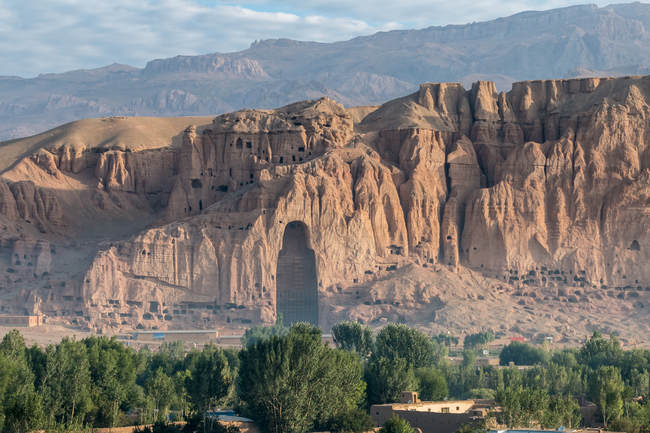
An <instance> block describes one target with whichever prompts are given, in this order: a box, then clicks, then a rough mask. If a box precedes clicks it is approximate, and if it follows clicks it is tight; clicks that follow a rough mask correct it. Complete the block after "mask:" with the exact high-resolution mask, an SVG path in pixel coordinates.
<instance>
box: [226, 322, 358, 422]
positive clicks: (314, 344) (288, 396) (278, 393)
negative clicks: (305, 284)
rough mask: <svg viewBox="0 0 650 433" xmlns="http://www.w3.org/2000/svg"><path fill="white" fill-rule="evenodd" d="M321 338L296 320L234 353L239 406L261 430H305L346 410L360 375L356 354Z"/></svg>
mask: <svg viewBox="0 0 650 433" xmlns="http://www.w3.org/2000/svg"><path fill="white" fill-rule="evenodd" d="M321 339H322V331H321V330H320V329H319V328H317V327H313V326H311V325H309V324H306V323H300V324H298V325H295V326H293V327H292V328H291V330H290V332H289V334H287V336H285V337H280V336H272V337H270V338H268V339H264V340H259V341H257V342H256V343H254V344H250V345H249V346H248V347H246V348H245V349H243V350H242V351H241V352H240V354H239V357H240V361H241V365H240V368H239V377H238V389H239V396H240V399H241V401H242V406H241V410H242V412H243V413H244V414H247V415H250V416H251V417H252V418H253V419H255V420H256V421H257V422H258V424H259V425H260V427H261V428H262V430H263V431H265V432H272V433H280V432H286V433H294V432H296V433H299V432H306V431H309V430H310V429H311V428H312V427H313V426H314V425H316V424H317V423H318V424H321V425H322V424H326V423H327V421H328V420H329V419H331V418H332V417H334V416H336V415H337V414H340V413H342V412H344V411H346V410H348V409H349V406H348V405H349V402H350V398H351V397H350V396H351V395H356V394H357V393H358V384H359V382H360V380H361V368H362V367H361V364H360V363H359V361H358V356H357V355H355V354H352V353H349V352H346V351H342V350H336V349H334V348H330V347H328V346H327V345H326V344H323V343H322V341H321Z"/></svg>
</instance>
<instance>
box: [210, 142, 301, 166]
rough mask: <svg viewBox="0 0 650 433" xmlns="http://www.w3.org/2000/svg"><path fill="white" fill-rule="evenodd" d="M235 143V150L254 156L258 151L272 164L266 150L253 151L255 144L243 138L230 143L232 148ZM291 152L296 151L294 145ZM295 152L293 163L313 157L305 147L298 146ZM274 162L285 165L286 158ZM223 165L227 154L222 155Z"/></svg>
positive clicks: (261, 156) (292, 156) (279, 158)
mask: <svg viewBox="0 0 650 433" xmlns="http://www.w3.org/2000/svg"><path fill="white" fill-rule="evenodd" d="M233 143H234V148H235V150H239V151H244V149H249V150H250V154H251V155H252V154H254V152H255V151H257V154H258V156H259V158H260V159H263V160H265V161H266V162H271V161H269V155H267V154H266V149H260V148H259V146H256V149H253V142H252V141H248V140H246V141H244V140H242V139H241V137H238V138H237V140H235V141H234V142H232V141H231V142H230V147H233ZM291 150H294V146H293V145H292V146H291ZM295 150H296V151H297V153H293V154H292V155H290V156H291V161H292V162H301V161H303V160H304V158H303V157H304V155H308V156H311V151H307V149H306V148H305V146H297V148H295ZM287 156H289V155H287ZM273 162H276V163H278V164H284V156H279V157H277V159H276V161H273ZM287 162H288V161H287ZM221 163H222V164H225V153H224V154H223V155H222V160H221Z"/></svg>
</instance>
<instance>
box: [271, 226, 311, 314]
mask: <svg viewBox="0 0 650 433" xmlns="http://www.w3.org/2000/svg"><path fill="white" fill-rule="evenodd" d="M308 237H309V229H308V228H307V226H306V225H305V224H304V223H302V222H299V221H294V222H291V223H289V224H287V226H286V228H285V229H284V237H283V239H282V250H280V253H279V254H278V270H277V273H276V275H277V277H276V296H277V306H278V307H277V308H278V311H277V312H278V313H282V316H283V320H284V324H285V325H287V326H288V325H290V324H292V323H299V322H309V323H311V324H312V325H318V278H317V276H316V255H315V254H314V250H310V249H309V248H308V245H307V239H308Z"/></svg>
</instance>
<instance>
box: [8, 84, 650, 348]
mask: <svg viewBox="0 0 650 433" xmlns="http://www.w3.org/2000/svg"><path fill="white" fill-rule="evenodd" d="M649 97H650V77H626V78H617V79H605V78H601V79H573V80H546V81H532V82H521V83H516V84H515V85H514V86H513V90H512V91H511V92H509V93H507V94H506V93H498V92H497V91H496V87H495V86H494V84H493V83H491V82H477V83H474V85H473V86H472V88H471V89H470V90H465V89H464V88H463V87H462V86H461V85H457V84H423V85H422V86H421V88H420V90H419V92H417V93H415V94H412V95H409V96H407V97H404V98H400V99H397V100H394V101H390V102H388V103H386V104H384V105H382V106H381V107H378V108H376V107H374V108H371V109H355V110H346V109H344V108H343V107H342V106H341V105H340V104H338V103H336V102H334V101H331V100H329V99H327V98H323V99H320V100H315V101H305V102H300V103H296V104H292V105H289V106H286V107H283V108H280V109H277V110H242V111H238V112H235V113H232V114H225V115H221V116H218V117H216V118H215V119H214V120H213V121H212V124H211V125H199V126H198V127H197V126H193V125H189V126H187V127H183V128H182V129H181V128H180V123H179V124H177V126H176V127H177V128H179V129H178V134H173V135H172V136H174V137H176V138H174V140H171V138H170V142H169V144H168V145H164V139H160V144H153V143H150V144H146V143H144V142H136V141H132V140H128V139H125V140H117V141H116V144H114V145H111V146H105V145H104V146H103V147H102V146H101V143H104V144H105V143H106V140H104V141H101V140H95V141H94V142H93V141H92V140H91V139H89V138H88V137H85V138H84V139H83V140H82V139H79V141H78V143H76V144H74V143H73V144H72V145H70V144H66V143H68V141H66V140H63V141H61V139H60V138H59V139H58V140H59V141H56V142H53V141H52V140H51V139H50V140H49V141H48V140H42V141H38V140H36V139H33V140H32V142H30V143H34V144H33V146H32V148H30V149H31V150H30V152H31V153H30V154H29V155H27V156H26V157H24V159H19V160H17V161H16V164H14V165H13V166H11V167H8V170H7V171H6V172H5V173H4V175H3V177H4V178H5V179H6V180H7V181H8V182H9V183H10V185H9V184H5V183H3V182H0V213H1V214H2V215H3V216H2V218H5V219H7V221H14V222H15V224H17V226H15V227H13V226H10V225H7V226H6V228H5V231H6V236H5V239H6V240H5V241H4V242H5V244H6V245H7V247H6V248H11V251H12V254H11V259H10V261H11V263H10V265H11V266H12V275H9V276H7V277H6V278H7V279H8V281H7V283H6V284H5V285H4V287H6V290H9V291H11V290H12V288H13V290H15V289H17V288H19V287H22V286H21V282H24V281H30V279H31V280H33V279H36V281H41V280H42V281H47V283H45V282H44V283H43V284H44V285H45V286H47V287H49V288H47V289H34V290H33V293H32V295H29V296H27V297H23V298H22V299H27V298H29V299H31V301H29V302H31V303H29V302H28V306H29V308H31V309H32V310H33V311H39V312H43V313H45V314H47V315H50V316H52V317H58V318H60V317H61V316H62V315H64V314H67V315H68V316H70V315H73V316H74V317H75V318H76V319H75V320H77V321H83V322H87V323H89V324H91V325H93V324H102V323H105V324H111V325H115V326H120V325H121V326H131V327H135V326H139V327H145V328H151V327H157V328H160V327H179V326H204V327H214V326H222V325H223V326H226V324H227V323H231V324H232V323H240V324H247V323H260V322H266V323H268V322H272V321H273V320H274V319H275V315H276V313H277V312H283V314H284V315H285V318H286V317H289V318H295V320H298V318H301V319H300V320H303V319H304V318H306V320H311V321H313V322H315V323H319V324H321V325H322V326H323V327H326V328H327V327H329V326H331V325H332V324H333V323H336V322H337V321H339V320H343V319H346V318H352V319H355V320H362V321H364V322H365V323H373V324H377V325H380V324H381V323H385V322H387V321H405V322H408V323H419V324H421V325H423V326H426V327H429V328H431V329H433V330H435V329H439V328H443V329H447V328H452V329H462V330H466V331H469V330H478V329H490V330H492V331H493V332H502V333H507V332H510V333H512V332H517V333H524V334H525V335H528V336H533V335H542V334H543V335H556V336H558V337H562V336H564V337H566V338H569V339H571V338H578V336H579V335H580V334H581V333H587V332H590V331H591V330H593V329H596V328H600V329H606V330H609V331H610V332H618V333H619V334H621V335H623V337H626V336H630V335H632V334H634V333H635V332H641V331H646V330H647V329H646V328H647V326H646V325H643V323H645V322H639V320H640V319H641V318H647V313H646V309H645V306H646V305H647V304H648V301H650V287H648V286H650V267H648V266H646V262H647V259H648V255H649V253H648V251H649V250H648V245H650V237H649V235H648V234H649V233H650V230H649V228H650V213H648V211H647V208H648V203H649V200H650V194H649V193H648V191H650V189H649V188H648V186H649V185H650V147H649V146H650V100H649ZM360 113H363V115H360ZM113 122H117V123H121V124H124V122H130V120H128V119H125V120H123V121H113ZM183 129H184V132H181V131H182V130H183ZM107 130H111V127H110V125H109V126H107ZM39 143H41V144H39ZM98 149H100V150H99V151H98ZM28 179H29V180H31V183H30V182H28ZM48 185H49V187H48ZM89 218H91V219H92V221H91V222H89V221H88V219H89ZM32 219H33V220H35V222H34V223H33V224H36V226H35V227H36V229H37V230H34V229H33V228H32V229H30V228H29V227H31V226H29V224H28V223H27V221H28V220H29V221H30V223H32V222H31V220H32ZM3 221H4V220H3ZM93 223H94V225H97V224H99V225H101V227H94V225H93ZM118 226H119V229H118ZM12 227H13V228H12ZM29 230H32V231H31V232H30V231H29ZM39 231H40V232H43V233H42V234H39ZM10 232H12V233H10ZM20 232H23V233H32V235H31V236H34V237H35V238H34V239H36V237H37V236H40V239H41V240H40V241H39V240H34V239H32V240H29V239H30V238H26V237H25V236H23V237H18V236H17V234H18V233H20ZM91 233H94V234H91ZM100 233H101V234H100ZM108 233H113V234H112V235H110V236H109V235H108ZM12 236H13V237H12ZM93 236H94V237H95V239H94V240H93V239H92V238H93ZM98 237H101V238H103V239H105V238H107V237H110V239H108V240H104V241H102V242H99V243H98V239H97V238H98ZM70 239H79V240H82V241H81V242H79V243H72V242H70ZM46 240H47V241H49V242H51V243H52V246H51V247H50V244H49V243H48V244H47V245H46V244H45V243H44V242H45V241H46ZM57 245H59V247H58V249H57ZM50 250H53V251H57V254H52V255H50ZM7 251H9V250H7ZM59 251H61V252H62V253H61V254H63V255H65V254H70V255H74V254H77V255H78V256H81V255H83V254H88V253H91V252H92V254H91V255H89V256H88V257H87V258H86V259H85V261H83V260H82V263H83V266H81V265H80V266H79V267H78V268H75V270H74V272H68V273H67V274H66V277H65V278H62V277H61V276H60V275H56V273H57V260H59V258H58V257H56V256H58V255H59V253H58V252H59ZM7 254H8V253H7ZM93 255H94V258H92V257H93ZM16 256H18V258H16ZM28 256H29V257H30V258H34V260H31V261H30V262H29V263H31V265H29V266H31V267H30V268H29V270H27V269H25V270H23V269H22V268H20V269H19V266H24V264H23V262H24V261H25V260H26V259H25V257H28ZM20 257H23V259H20ZM16 261H19V262H20V265H17V264H16ZM8 265H9V263H8ZM50 273H53V274H54V275H50ZM43 274H47V275H46V276H45V277H47V278H44V276H43ZM18 276H20V278H21V281H18V279H19V278H18ZM60 284H63V285H62V286H60V287H62V289H59V290H58V292H56V294H54V293H55V292H53V291H52V287H56V286H57V285H60ZM45 290H49V292H47V293H45ZM64 292H65V293H64ZM17 299H18V300H17ZM19 299H20V298H14V299H13V300H12V301H7V302H6V303H5V304H4V305H6V306H7V308H10V307H11V306H13V307H11V308H14V307H15V308H19V307H20V308H23V307H24V305H26V304H25V301H20V300H19ZM39 299H40V300H41V301H39ZM45 300H49V301H51V302H50V303H49V304H48V303H45V302H43V301H45ZM305 311H313V313H309V315H307V316H305V314H307V313H305ZM605 314H609V315H613V317H617V319H616V320H609V319H605V318H604V316H605ZM529 315H533V317H536V319H533V318H531V317H529ZM469 316H472V318H471V319H470V318H469ZM576 316H580V317H583V320H580V321H577V322H576V320H575V317H576ZM503 319H507V320H508V321H509V323H504V320H503ZM644 320H645V319H644ZM630 323H633V324H634V325H631V324H630ZM569 324H570V325H571V326H569ZM624 324H625V325H624ZM644 326H645V328H644Z"/></svg>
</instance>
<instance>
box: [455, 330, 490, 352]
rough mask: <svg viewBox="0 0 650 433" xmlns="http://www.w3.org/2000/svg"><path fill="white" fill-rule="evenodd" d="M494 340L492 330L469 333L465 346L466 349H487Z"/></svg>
mask: <svg viewBox="0 0 650 433" xmlns="http://www.w3.org/2000/svg"><path fill="white" fill-rule="evenodd" d="M493 341H494V334H492V333H491V332H478V333H476V334H469V335H466V336H465V339H464V340H463V347H464V348H465V349H471V350H474V349H487V345H488V344H490V343H491V342H493Z"/></svg>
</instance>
